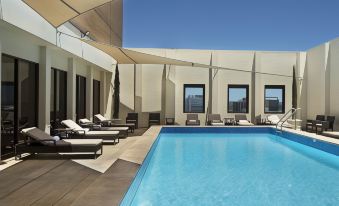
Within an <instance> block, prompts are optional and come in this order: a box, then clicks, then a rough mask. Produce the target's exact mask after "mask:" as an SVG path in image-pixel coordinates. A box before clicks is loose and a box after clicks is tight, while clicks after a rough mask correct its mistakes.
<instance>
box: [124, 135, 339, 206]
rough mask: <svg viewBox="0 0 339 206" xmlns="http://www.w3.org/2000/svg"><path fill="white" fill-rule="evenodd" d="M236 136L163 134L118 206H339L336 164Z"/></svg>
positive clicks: (307, 150)
mask: <svg viewBox="0 0 339 206" xmlns="http://www.w3.org/2000/svg"><path fill="white" fill-rule="evenodd" d="M238 131H241V130H238ZM238 131H237V130H234V131H228V132H220V131H218V132H214V131H213V130H212V131H208V132H204V131H202V132H180V131H179V132H175V131H174V132H162V133H161V134H160V135H159V137H158V139H157V141H156V143H155V145H153V147H152V150H151V152H150V153H149V154H148V156H147V158H146V160H145V162H144V164H143V165H142V167H141V169H140V171H139V172H138V174H137V177H136V178H135V180H134V182H133V184H132V186H131V187H130V189H129V191H128V193H127V194H126V196H125V198H124V200H123V202H122V204H121V205H138V206H142V205H145V206H148V205H157V206H158V205H165V206H167V205H184V206H190V205H194V206H197V205H204V206H208V205H213V206H214V205H286V206H287V205H298V206H304V205H307V206H309V205H339V156H337V155H334V154H330V153H328V152H324V151H321V150H318V149H315V148H313V147H309V146H305V145H304V144H300V143H297V142H294V141H291V140H289V139H288V138H285V137H280V136H279V135H276V134H275V133H274V132H272V131H271V130H269V131H264V132H260V131H259V132H257V131H253V133H252V132H251V131H250V130H249V131H246V132H238ZM332 146H333V145H332ZM332 149H333V148H332ZM335 149H336V148H335Z"/></svg>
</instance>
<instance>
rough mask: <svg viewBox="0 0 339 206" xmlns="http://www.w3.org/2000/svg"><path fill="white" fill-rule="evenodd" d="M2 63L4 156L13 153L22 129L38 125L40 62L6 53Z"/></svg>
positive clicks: (2, 150) (2, 149)
mask: <svg viewBox="0 0 339 206" xmlns="http://www.w3.org/2000/svg"><path fill="white" fill-rule="evenodd" d="M1 64H2V71H1V115H2V119H1V153H2V154H1V155H5V156H11V155H13V152H14V145H15V144H17V143H18V142H20V141H21V140H22V136H21V134H20V130H22V129H23V128H27V127H33V126H36V125H37V119H38V118H37V110H38V108H37V105H38V104H37V102H38V99H37V97H38V91H37V89H38V85H37V81H38V68H37V65H38V64H35V63H32V62H28V61H24V60H21V59H18V58H15V57H11V56H7V55H3V56H2V62H1Z"/></svg>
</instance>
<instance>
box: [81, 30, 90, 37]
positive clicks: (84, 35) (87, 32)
mask: <svg viewBox="0 0 339 206" xmlns="http://www.w3.org/2000/svg"><path fill="white" fill-rule="evenodd" d="M86 36H89V31H86V32H85V33H82V34H81V38H85V37H86Z"/></svg>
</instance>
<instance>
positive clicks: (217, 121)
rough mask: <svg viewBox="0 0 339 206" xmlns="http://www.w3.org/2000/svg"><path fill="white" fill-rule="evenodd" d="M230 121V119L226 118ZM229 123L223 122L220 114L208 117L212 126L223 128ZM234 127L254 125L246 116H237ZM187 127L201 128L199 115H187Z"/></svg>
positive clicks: (208, 121)
mask: <svg viewBox="0 0 339 206" xmlns="http://www.w3.org/2000/svg"><path fill="white" fill-rule="evenodd" d="M226 119H230V118H225V120H226ZM227 123H229V122H227V121H225V122H224V121H222V120H221V117H220V114H208V115H207V125H210V126H223V125H225V124H227ZM232 124H233V125H240V126H251V125H253V124H252V123H251V122H250V121H249V120H247V117H246V115H243V114H236V115H235V118H234V122H232ZM186 125H187V126H199V125H200V120H199V118H198V114H187V120H186Z"/></svg>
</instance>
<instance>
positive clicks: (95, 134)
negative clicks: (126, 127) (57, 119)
mask: <svg viewBox="0 0 339 206" xmlns="http://www.w3.org/2000/svg"><path fill="white" fill-rule="evenodd" d="M61 124H63V125H65V126H66V127H67V128H70V129H72V130H73V134H72V135H71V136H72V138H81V139H103V140H107V141H113V143H116V140H117V141H118V142H119V132H118V131H90V130H89V128H82V127H80V126H79V125H78V124H77V123H75V122H74V121H73V120H70V119H68V120H63V121H62V122H61Z"/></svg>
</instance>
